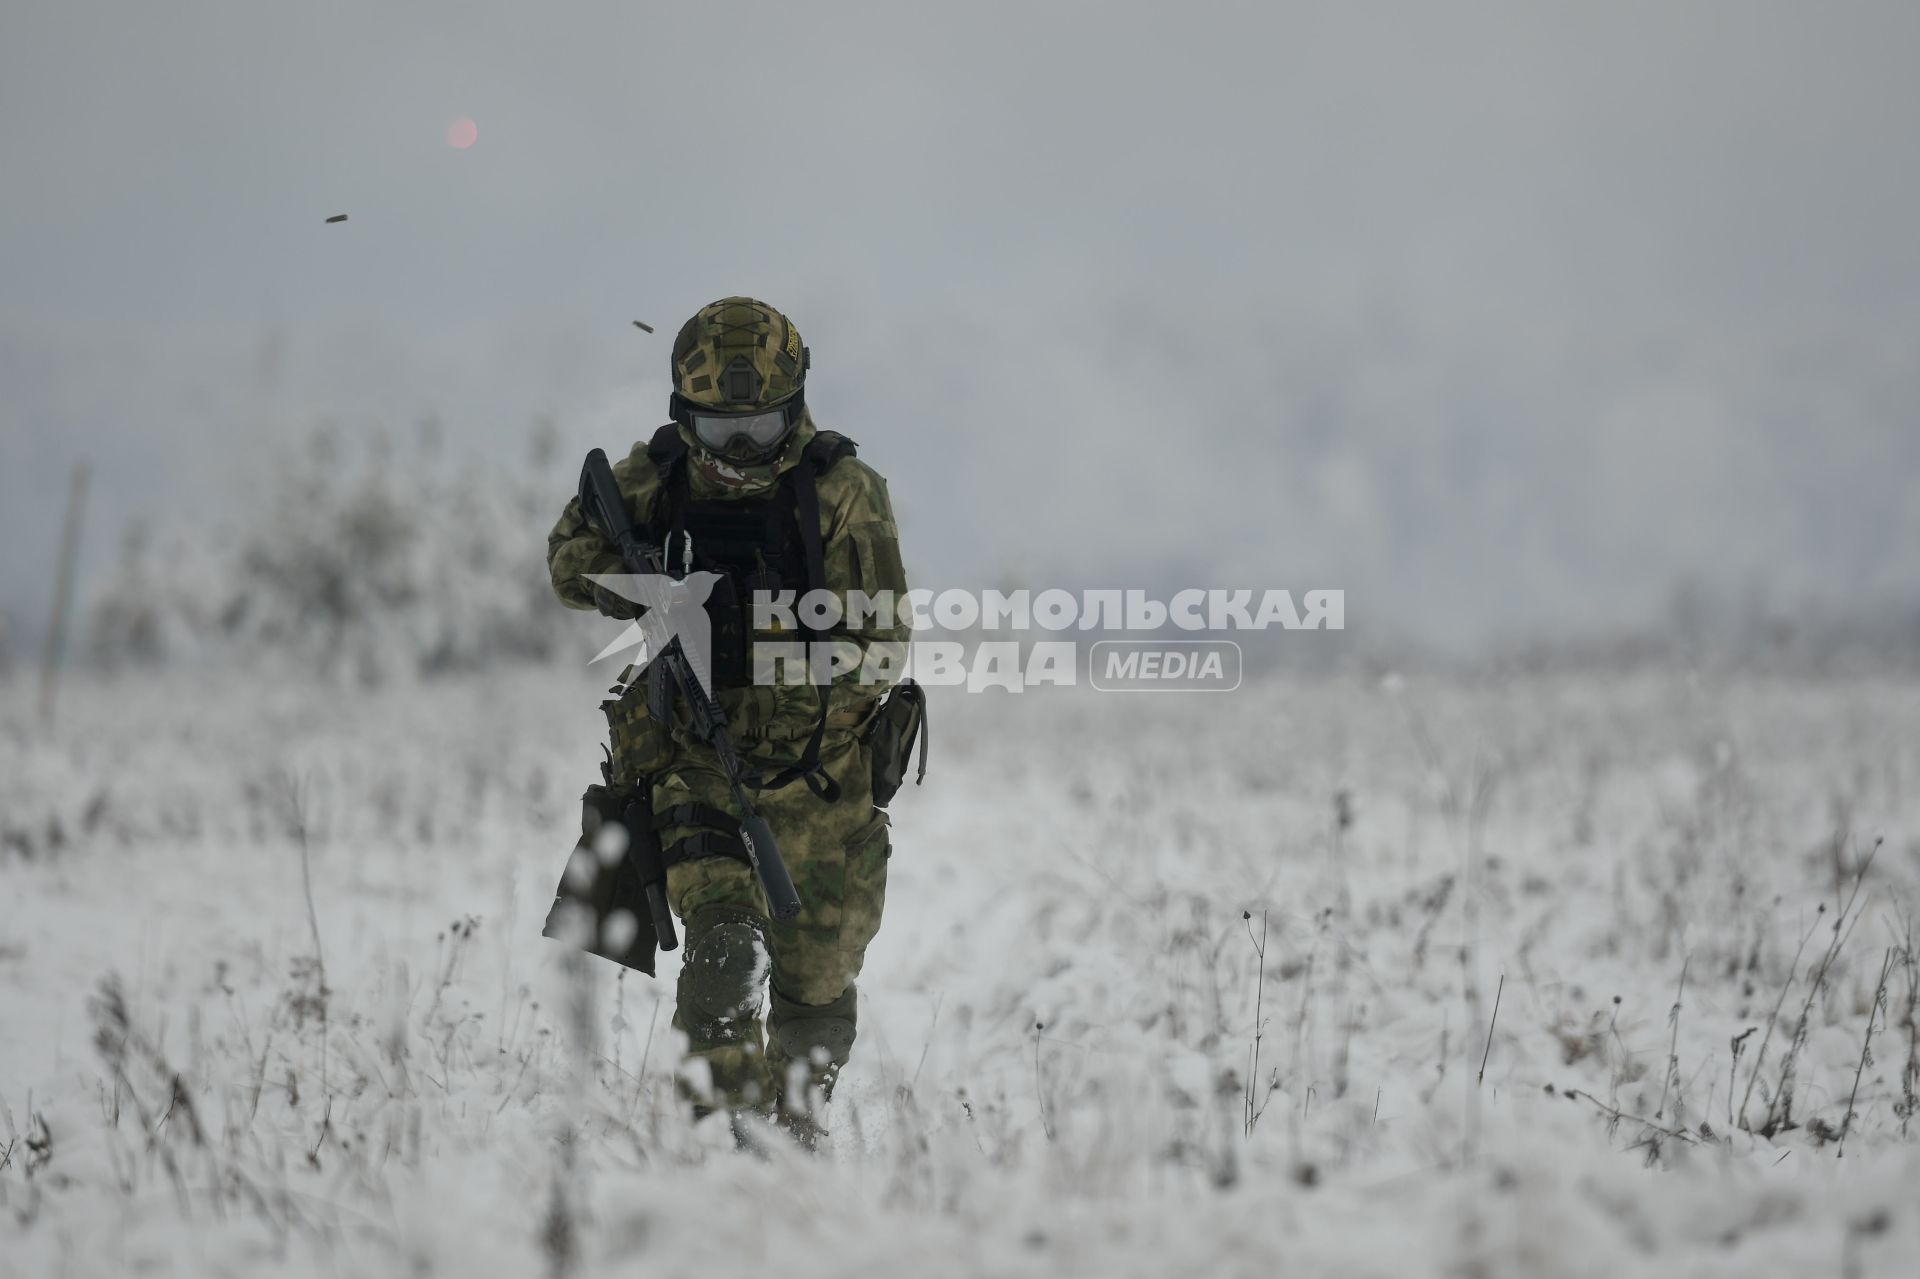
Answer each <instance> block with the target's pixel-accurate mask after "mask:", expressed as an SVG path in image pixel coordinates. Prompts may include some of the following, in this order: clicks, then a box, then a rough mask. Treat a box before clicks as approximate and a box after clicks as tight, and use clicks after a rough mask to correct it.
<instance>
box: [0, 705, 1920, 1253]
mask: <svg viewBox="0 0 1920 1279" xmlns="http://www.w3.org/2000/svg"><path fill="white" fill-rule="evenodd" d="M599 678H600V675H599V674H598V673H595V674H594V675H592V676H587V675H581V674H576V673H573V672H565V673H560V674H555V673H543V672H522V673H518V674H511V675H502V676H496V677H491V678H484V679H483V678H478V677H475V678H470V679H465V680H461V681H452V682H441V683H436V684H432V685H428V686H424V687H418V688H407V689H401V690H389V691H375V692H364V691H354V692H344V691H340V690H337V689H336V690H331V691H326V690H316V689H308V688H304V687H302V686H300V685H299V684H297V683H291V682H274V681H269V680H267V679H265V678H253V677H226V678H220V679H215V678H213V677H211V676H206V675H201V676H183V675H169V676H165V677H160V678H157V679H156V680H154V681H152V682H147V681H140V680H133V679H128V680H125V681H123V682H120V683H117V684H106V683H101V684H95V685H92V686H87V685H70V686H69V687H68V688H67V689H65V690H64V695H63V701H62V708H61V717H60V721H59V725H58V730H57V732H55V733H54V734H53V735H52V736H49V735H47V734H46V733H44V732H42V731H41V730H40V729H39V728H38V727H37V724H36V722H35V720H34V719H33V718H32V716H31V714H30V711H31V697H30V694H31V692H32V690H31V688H30V687H29V686H27V685H26V683H25V682H24V681H21V680H18V679H16V680H15V681H13V682H12V683H8V684H0V841H4V842H3V843H0V901H3V902H4V903H5V909H4V911H0V1152H4V1153H0V1274H9V1275H11V1274H19V1275H35V1276H38V1275H58V1274H84V1275H109V1274H110V1275H125V1274H137V1273H152V1272H158V1273H188V1274H196V1275H198V1274H235V1275H249V1276H251V1275H257V1274H261V1273H291V1274H309V1273H330V1274H352V1275H362V1274H398V1273H405V1272H411V1273H416V1274H453V1275H461V1276H471V1275H492V1274H500V1275H513V1276H521V1275H528V1274H536V1273H542V1272H546V1271H564V1270H567V1269H569V1268H571V1269H572V1270H574V1271H575V1272H577V1273H586V1274H602V1273H605V1274H620V1273H634V1274H639V1273H648V1274H663V1273H664V1274H688V1273H700V1272H701V1271H702V1270H704V1271H705V1272H706V1273H713V1274H731V1273H746V1272H747V1271H749V1270H753V1271H765V1270H767V1269H768V1268H772V1269H773V1270H774V1271H775V1272H777V1273H783V1274H792V1275H800V1276H807V1275H828V1274H831V1275H848V1274H898V1273H914V1272H924V1273H935V1274H994V1275H1054V1274H1062V1273H1087V1274H1096V1273H1097V1274H1136V1273H1137V1274H1144V1275H1156V1276H1165V1275H1168V1274H1205V1275H1213V1274H1225V1275H1240V1274H1250V1275H1251V1274H1281V1273H1286V1274H1300V1275H1337V1276H1346V1275H1395V1276H1406V1275H1426V1274H1434V1275H1440V1274H1465V1275H1516V1276H1518V1275H1526V1276H1560V1275H1607V1276H1619V1275H1622V1274H1688V1275H1738V1276H1742V1277H1743V1279H1756V1277H1760V1276H1772V1275H1782V1276H1787V1275H1791V1276H1799V1275H1804V1274H1810V1273H1816V1272H1817V1273H1822V1274H1861V1275H1867V1274H1887V1275H1894V1274H1899V1275H1906V1274H1911V1273H1912V1258H1913V1256H1914V1255H1916V1249H1920V1145H1917V1144H1916V1143H1915V1140H1914V1134H1911V1133H1910V1127H1912V1126H1910V1125H1909V1123H1908V1112H1909V1111H1910V1110H1911V1109H1912V1100H1913V1089H1914V1087H1915V1083H1916V1081H1915V1075H1914V1073H1912V1072H1913V1071H1914V1069H1915V1066H1914V1063H1915V1053H1916V1048H1915V1041H1914V1035H1915V1027H1914V1016H1913V1009H1914V999H1915V991H1914V982H1915V965H1914V961H1913V959H1912V957H1911V955H1910V954H1907V953H1905V952H1904V951H1903V949H1902V948H1903V947H1905V945H1906V938H1907V936H1908V927H1909V925H1908V922H1907V921H1908V920H1909V918H1910V917H1911V915H1912V914H1913V912H1914V910H1915V908H1916V906H1920V687H1916V686H1913V685H1908V684H1893V683H1875V682H1867V681H1857V682H1830V683H1781V682H1765V681H1758V680H1754V681H1735V682H1727V681H1720V680H1698V679H1687V678H1683V677H1679V676H1673V677H1654V676H1642V677H1636V678H1632V679H1621V680H1609V681H1601V680H1594V679H1586V680H1573V679H1555V680H1531V681H1520V682H1513V683H1502V684H1489V685H1468V684H1465V683H1461V682H1450V683H1434V682H1428V681H1423V680H1420V679H1409V680H1407V681H1405V682H1404V683H1401V682H1397V681H1390V682H1389V683H1388V684H1387V685H1385V686H1382V685H1377V684H1363V683H1360V682H1357V681H1350V680H1349V681H1332V682H1326V683H1315V684H1308V683H1293V682H1275V683H1271V684H1267V685H1265V686H1260V687H1250V688H1249V689H1247V690H1244V691H1243V692H1241V693H1239V694H1236V695H1233V696H1224V697H1219V698H1213V697H1205V696H1193V697H1159V698H1155V697H1131V698H1129V697H1124V696H1112V695H1097V694H1091V693H1085V692H1075V691H1064V690H1050V691H1045V692H1041V693H1027V694H1022V695H1020V696H1018V697H1014V696H1009V695H1004V694H983V695H979V696H967V695H965V694H961V693H957V692H950V693H946V694H944V695H940V696H937V698H936V702H935V706H934V714H935V720H934V734H933V760H932V772H931V775H930V777H929V779H928V783H927V785H926V787H925V788H924V789H922V790H919V791H913V790H909V791H908V792H907V793H906V794H905V795H903V797H902V798H901V800H900V801H899V802H898V803H897V804H896V807H895V814H896V852H895V857H894V861H893V866H892V882H891V886H890V904H889V910H888V916H887V922H886V926H885V928H884V929H883V931H882V933H881V936H880V939H879V941H878V942H877V943H876V945H875V947H874V949H873V951H872V952H871V954H870V957H869V962H868V971H867V974H866V976H865V977H864V978H863V979H862V986H861V989H862V999H863V1010H862V1018H863V1020H862V1027H861V1038H860V1043H859V1045H858V1048H857V1049H856V1061H855V1064H854V1066H853V1067H852V1068H851V1070H850V1072H849V1073H848V1075H847V1076H846V1077H845V1079H844V1086H843V1089H842V1092H841V1095H840V1098H839V1100H838V1102H837V1104H836V1107H835V1113H834V1116H833V1124H834V1128H835V1135H834V1142H833V1149H832V1151H831V1153H830V1154H828V1155H826V1156H825V1157H823V1158H818V1159H808V1158H806V1157H804V1156H802V1155H800V1154H798V1153H796V1152H793V1151H790V1150H786V1149H783V1148H777V1147H776V1148H775V1149H773V1150H772V1152H771V1154H770V1155H769V1157H767V1158H755V1157H752V1156H750V1155H744V1154H741V1153H737V1152H735V1151H733V1150H732V1149H731V1148H730V1145H729V1143H727V1142H725V1141H724V1140H723V1139H722V1138H721V1135H720V1134H719V1133H718V1132H717V1131H715V1130H714V1129H713V1126H712V1125H707V1126H705V1127H703V1128H698V1129H696V1128H692V1127H690V1126H689V1124H688V1123H687V1122H686V1121H685V1120H684V1119H683V1118H682V1117H681V1116H680V1115H679V1114H678V1113H677V1111H676V1110H675V1108H674V1107H673V1105H672V1103H671V1091H670V1089H669V1088H668V1087H667V1085H666V1082H665V1081H666V1078H667V1075H668V1072H669V1071H670V1070H671V1068H672V1066H673V1064H674V1059H675V1055H676V1050H675V1046H674V1044H673V1043H672V1041H671V1040H672V1037H671V1035H670V1033H669V1032H668V1031H667V1029H666V1021H667V1016H668V1014H669V1012H670V1007H669V1006H668V1005H666V1004H664V1003H663V1002H662V997H663V995H666V994H668V993H670V991H671V984H670V979H671V976H672V972H671V969H670V968H669V969H668V970H666V971H665V973H664V974H663V975H664V976H665V977H666V978H667V979H668V980H667V981H663V982H659V983H654V982H649V981H647V980H646V979H644V978H639V977H628V978H627V979H625V980H622V981H616V979H615V972H614V970H612V969H611V968H610V967H608V966H607V965H604V964H601V963H599V962H598V961H595V962H594V963H593V965H592V967H591V969H590V970H589V974H588V978H587V979H586V983H585V985H584V987H583V986H582V984H581V983H580V982H575V981H569V980H568V978H567V975H566V973H565V971H564V969H563V965H562V964H561V963H560V962H559V958H560V956H559V953H558V951H557V949H556V947H555V946H554V944H553V943H550V942H546V941H544V940H542V939H541V938H540V937H539V935H538V934H539V927H540V922H541V919H542V917H543V915H544V912H545V910H546V906H547V903H548V900H549V895H550V893H551V889H552V884H553V881H554V878H555V876H556V874H557V872H558V870H559V868H560V865H561V863H562V861H563V860H564V857H565V854H566V850H567V847H568V845H569V844H570V841H571V837H572V829H573V823H574V822H575V820H576V808H577V804H576V797H577V796H578V794H579V791H580V790H581V788H582V787H583V785H584V784H585V782H586V781H587V780H589V779H590V778H591V777H592V775H593V764H594V761H595V759H596V756H597V752H596V745H595V743H596V741H597V738H598V733H599V725H598V723H597V712H596V710H595V709H594V705H593V703H594V699H595V695H596V692H597V684H596V682H595V681H597V679H599ZM289 779H291V780H292V786H291V787H290V786H289ZM290 791H291V792H297V794H298V796H299V804H298V807H297V810H296V809H295V807H294V806H293V805H291V804H290V803H289V794H290ZM296 811H297V813H298V814H299V816H298V817H296V815H295V814H296ZM303 827H304V830H305V836H306V838H305V847H306V849H307V856H306V858H305V869H306V871H307V872H308V873H309V874H310V878H311V896H312V904H313V911H312V917H311V919H310V916H309V911H308V905H307V896H306V893H305V891H304V889H303V858H302V852H301V849H302V840H301V838H300V832H301V829H302V828H303ZM1879 836H1884V843H1883V844H1882V845H1881V846H1880V847H1879V851H1878V853H1877V856H1875V858H1874V859H1873V860H1872V862H1871V864H1870V865H1869V866H1867V867H1866V868H1865V870H1864V874H1863V873H1862V861H1863V859H1864V855H1865V853H1866V852H1867V850H1869V849H1871V848H1873V847H1874V840H1875V839H1876V837H1879ZM1856 886H1857V889H1858V892H1857V897H1856V896H1855V892H1856ZM1849 900H1852V902H1853V904H1852V906H1851V909H1845V908H1846V906H1847V903H1848V902H1849ZM1823 908H1824V909H1823ZM1843 910H1844V911H1845V913H1844V923H1843V926H1842V928H1841V930H1840V931H1839V933H1838V934H1836V932H1835V931H1834V929H1833V927H1832V925H1833V923H1834V922H1835V920H1836V917H1838V916H1840V915H1841V914H1842V912H1843ZM1263 921H1264V923H1265V928H1266V943H1265V960H1264V965H1262V963H1261V961H1260V959H1259V956H1258V955H1257V953H1256V944H1257V942H1258V940H1259V938H1260V936H1261V932H1262V924H1263ZM316 926H317V932H318V938H319V944H318V946H316V943H315V928H316ZM1836 940H1838V941H1839V942H1840V943H1841V944H1840V945H1839V946H1838V950H1837V955H1836V956H1835V957H1834V958H1832V960H1831V962H1829V963H1825V964H1824V966H1823V963H1822V961H1823V959H1825V957H1826V956H1827V955H1828V952H1829V949H1830V948H1831V947H1833V945H1834V943H1835V942H1836ZM1888 964H1890V965H1891V969H1890V973H1889V976H1888V978H1887V981H1886V987H1885V992H1884V993H1885V997H1884V1000H1881V999H1880V998H1878V997H1877V990H1876V987H1877V979H1878V978H1879V976H1880V974H1881V971H1882V968H1883V965H1888ZM1263 967H1264V973H1262V968H1263ZM1683 973H1684V979H1685V984H1684V990H1682V989H1681V983H1682V976H1683ZM1816 978H1817V980H1816ZM1676 996H1677V997H1678V998H1677V1003H1678V1012H1677V1014H1676V1013H1675V1012H1674V1011H1673V1010H1674V1008H1675V1005H1676ZM583 997H584V999H585V1001H586V1002H585V1003H584V1004H582V1003H581V1000H582V998H583ZM1496 1003H1497V1005H1498V1012H1497V1016H1495V1015H1494V1010H1495V1005H1496ZM1776 1006H1778V1007H1779V1015H1778V1019H1777V1022H1776V1021H1775V1019H1774V1018H1773V1017H1772V1014H1773V1012H1774V1010H1775V1008H1776ZM581 1010H584V1020H585V1022H586V1023H587V1025H586V1030H587V1034H586V1035H585V1036H584V1038H585V1039H586V1041H587V1042H586V1043H585V1044H584V1045H582V1042H581V1041H582V1038H583V1036H582V1035H581V1034H580V1033H579V1031H578V1030H577V1029H576V1028H575V1026H574V1021H575V1018H576V1017H578V1016H580V1012H581ZM1803 1010H1804V1018H1805V1034H1804V1037H1802V1036H1801V1035H1799V1034H1797V1033H1796V1030H1797V1027H1798V1026H1799V1024H1800V1022H1801V1019H1802V1016H1803ZM1490 1019H1492V1021H1493V1023H1494V1028H1493V1032H1492V1034H1491V1037H1489V1034H1488V1024H1489V1020H1490ZM1750 1028H1757V1029H1752V1033H1751V1034H1748V1035H1746V1037H1745V1038H1744V1039H1740V1038H1739V1037H1740V1036H1742V1035H1743V1034H1745V1033H1746V1032H1748V1031H1749V1029H1750ZM1869 1031H1871V1033H1872V1045H1871V1055H1870V1058H1869V1059H1868V1060H1867V1061H1866V1063H1865V1064H1864V1065H1863V1064H1862V1048H1863V1040H1864V1039H1865V1038H1866V1036H1867V1035H1868V1033H1869ZM1256 1036H1258V1044H1257V1052H1258V1067H1257V1069H1254V1068H1253V1067H1252V1063H1251V1057H1252V1054H1253V1053H1254V1052H1255V1049H1256V1045H1255V1040H1256ZM1736 1043H1737V1044H1738V1050H1737V1055H1736V1049H1735V1044H1736ZM1483 1062H1484V1067H1485V1071H1484V1078H1483V1077H1482V1075H1481V1068H1482V1065H1483ZM1856 1075H1857V1076H1858V1085H1857V1089H1858V1091H1857V1099H1856V1100H1853V1101H1852V1105H1851V1111H1852V1119H1851V1122H1850V1123H1849V1120H1848V1114H1849V1101H1850V1098H1852V1097H1853V1095H1854V1089H1855V1080H1856ZM1783 1077H1784V1079H1785V1080H1786V1084H1787V1087H1786V1090H1785V1091H1784V1092H1783V1090H1782V1079H1783ZM1249 1090H1251V1092H1250V1091H1249ZM1249 1095H1251V1103H1249ZM1249 1104H1251V1106H1252V1108H1253V1111H1254V1113H1255V1116H1256V1118H1255V1120H1254V1121H1253V1122H1251V1123H1250V1122H1249V1119H1248V1107H1249ZM1743 1115H1744V1123H1743V1120H1742V1116H1743ZM1915 1118H1916V1120H1920V1116H1916V1117H1915ZM1763 1133H1765V1134H1767V1135H1762V1134H1763ZM1843 1133H1844V1135H1845V1139H1844V1143H1843V1142H1842V1140H1841V1136H1842V1134H1843Z"/></svg>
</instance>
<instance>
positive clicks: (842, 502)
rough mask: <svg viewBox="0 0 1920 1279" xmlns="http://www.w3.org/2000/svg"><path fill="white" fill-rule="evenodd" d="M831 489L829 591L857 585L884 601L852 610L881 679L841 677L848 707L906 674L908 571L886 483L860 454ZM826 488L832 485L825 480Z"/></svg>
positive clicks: (839, 692)
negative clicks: (871, 612) (861, 612)
mask: <svg viewBox="0 0 1920 1279" xmlns="http://www.w3.org/2000/svg"><path fill="white" fill-rule="evenodd" d="M828 480H829V482H831V484H832V487H831V490H829V491H828V492H826V493H823V497H826V498H829V499H830V502H823V505H828V506H829V511H830V513H829V515H828V519H827V523H828V529H827V538H826V570H827V586H828V589H830V590H833V591H835V592H837V593H839V594H840V595H841V597H842V599H843V600H844V599H845V598H846V597H847V594H848V593H849V592H851V591H861V592H864V593H865V595H866V597H867V598H868V599H870V600H878V601H884V602H885V607H884V608H882V610H881V611H880V612H879V615H878V616H866V617H862V618H859V619H857V620H856V619H855V618H853V617H852V616H851V614H849V616H848V619H847V625H846V627H845V631H844V635H845V638H847V639H850V640H852V641H853V642H854V643H856V644H858V645H860V647H861V650H862V652H863V655H864V657H865V659H866V660H864V661H863V663H862V666H863V667H864V668H866V670H865V672H864V673H865V674H869V675H877V676H879V677H880V678H879V679H878V680H877V681H876V682H873V683H869V682H867V681H866V680H864V679H863V678H862V676H863V671H861V670H855V671H850V672H848V673H847V674H845V675H842V676H841V677H840V678H839V679H837V680H836V681H835V685H834V700H835V701H836V702H837V703H839V704H841V705H845V706H851V705H855V704H857V703H859V702H860V701H863V700H866V699H870V698H873V697H875V696H878V695H879V694H880V693H881V692H882V691H883V690H884V688H885V686H886V685H888V684H891V683H893V682H894V680H896V679H898V678H899V674H900V671H899V666H900V664H901V662H902V661H904V659H905V656H906V644H907V641H908V640H909V639H910V638H911V636H912V633H913V632H912V623H911V622H910V620H909V619H908V617H907V609H906V594H907V574H906V569H905V568H904V566H903V565H902V563H901V560H900V534H899V527H898V525H897V524H896V523H895V522H894V516H893V504H892V501H891V500H890V499H889V497H888V495H887V482H886V481H885V480H884V479H882V478H881V477H880V474H879V473H878V472H877V471H875V470H874V469H873V468H872V467H870V466H868V465H867V464H866V463H864V462H862V461H860V460H859V459H858V458H850V459H848V460H847V461H845V462H842V463H841V464H840V465H839V466H837V467H835V468H834V470H833V471H832V472H831V473H830V474H829V476H828ZM822 487H823V488H826V487H827V486H826V485H824V484H823V486H822Z"/></svg>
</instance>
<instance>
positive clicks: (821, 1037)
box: [767, 985, 859, 1069]
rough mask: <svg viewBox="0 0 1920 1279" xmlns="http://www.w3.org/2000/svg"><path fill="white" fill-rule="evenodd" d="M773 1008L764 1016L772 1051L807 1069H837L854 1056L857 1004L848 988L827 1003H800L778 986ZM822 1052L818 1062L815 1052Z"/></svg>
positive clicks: (853, 992)
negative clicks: (800, 1063) (823, 1067)
mask: <svg viewBox="0 0 1920 1279" xmlns="http://www.w3.org/2000/svg"><path fill="white" fill-rule="evenodd" d="M772 999H773V1007H772V1009H771V1011H769V1012H768V1014H767V1034H768V1035H769V1036H770V1037H771V1038H772V1040H773V1047H774V1051H775V1052H776V1053H778V1054H780V1055H782V1056H785V1057H787V1058H790V1059H792V1060H794V1061H799V1062H805V1063H807V1064H808V1066H809V1067H812V1068H814V1069H819V1068H821V1067H822V1066H828V1067H839V1066H844V1065H846V1064H847V1058H848V1057H850V1056H851V1055H852V1053H853V1036H854V1021H855V1017H856V1014H857V1013H858V1010H859V1003H858V999H857V995H856V992H855V991H854V988H853V987H852V986H851V985H849V986H848V987H847V988H846V989H845V990H844V991H842V992H841V993H840V997H839V998H837V999H835V1000H834V1001H833V1002H832V1003H830V1004H802V1003H797V1002H795V1001H794V1000H791V999H788V998H787V997H786V996H785V995H783V994H781V993H780V988H779V987H777V986H776V987H774V988H773V990H772ZM816 1050H819V1051H821V1052H823V1053H824V1055H825V1061H824V1062H817V1061H816V1060H815V1052H816Z"/></svg>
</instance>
